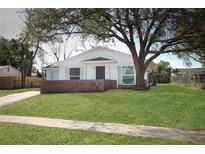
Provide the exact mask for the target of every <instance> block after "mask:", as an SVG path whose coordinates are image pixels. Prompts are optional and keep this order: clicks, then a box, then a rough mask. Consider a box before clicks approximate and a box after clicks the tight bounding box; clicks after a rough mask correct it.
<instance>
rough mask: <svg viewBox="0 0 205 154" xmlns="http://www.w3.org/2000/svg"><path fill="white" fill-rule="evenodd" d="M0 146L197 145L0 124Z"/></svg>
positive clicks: (165, 140)
mask: <svg viewBox="0 0 205 154" xmlns="http://www.w3.org/2000/svg"><path fill="white" fill-rule="evenodd" d="M0 144H197V143H193V142H182V141H174V140H167V139H158V138H149V137H146V138H145V137H130V136H123V135H113V134H108V133H98V132H89V131H81V130H69V129H62V128H49V127H40V126H32V125H23V124H11V123H0Z"/></svg>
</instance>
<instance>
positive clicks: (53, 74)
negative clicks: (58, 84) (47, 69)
mask: <svg viewBox="0 0 205 154" xmlns="http://www.w3.org/2000/svg"><path fill="white" fill-rule="evenodd" d="M51 80H59V71H58V70H55V71H51Z"/></svg>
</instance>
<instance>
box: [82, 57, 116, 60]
mask: <svg viewBox="0 0 205 154" xmlns="http://www.w3.org/2000/svg"><path fill="white" fill-rule="evenodd" d="M105 60H112V59H108V58H103V57H97V58H93V59H88V60H84V61H105Z"/></svg>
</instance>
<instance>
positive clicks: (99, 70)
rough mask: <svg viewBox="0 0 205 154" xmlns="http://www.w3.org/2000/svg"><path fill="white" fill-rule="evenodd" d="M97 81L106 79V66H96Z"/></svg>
mask: <svg viewBox="0 0 205 154" xmlns="http://www.w3.org/2000/svg"><path fill="white" fill-rule="evenodd" d="M96 79H105V66H96Z"/></svg>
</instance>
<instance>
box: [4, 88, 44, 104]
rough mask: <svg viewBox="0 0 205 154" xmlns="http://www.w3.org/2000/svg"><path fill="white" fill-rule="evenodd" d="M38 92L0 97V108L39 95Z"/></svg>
mask: <svg viewBox="0 0 205 154" xmlns="http://www.w3.org/2000/svg"><path fill="white" fill-rule="evenodd" d="M39 94H40V91H27V92H21V93H16V94H11V95H7V96H3V97H0V106H3V105H7V104H10V103H14V102H17V101H20V100H22V99H25V98H29V97H32V96H36V95H39Z"/></svg>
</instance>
